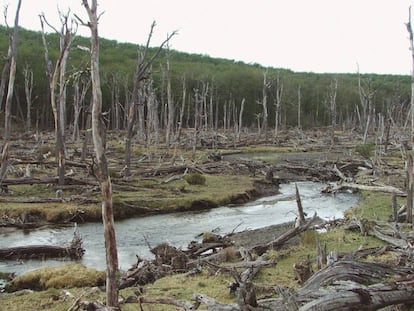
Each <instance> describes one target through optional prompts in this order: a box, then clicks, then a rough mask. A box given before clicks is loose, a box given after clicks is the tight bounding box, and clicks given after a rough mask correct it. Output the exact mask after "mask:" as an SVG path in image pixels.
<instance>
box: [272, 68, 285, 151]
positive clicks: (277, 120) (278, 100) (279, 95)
mask: <svg viewBox="0 0 414 311" xmlns="http://www.w3.org/2000/svg"><path fill="white" fill-rule="evenodd" d="M282 94H283V82H282V81H281V78H280V74H277V76H276V97H275V101H274V106H275V133H274V137H273V142H274V143H276V142H277V140H278V135H279V123H280V111H281V107H282Z"/></svg>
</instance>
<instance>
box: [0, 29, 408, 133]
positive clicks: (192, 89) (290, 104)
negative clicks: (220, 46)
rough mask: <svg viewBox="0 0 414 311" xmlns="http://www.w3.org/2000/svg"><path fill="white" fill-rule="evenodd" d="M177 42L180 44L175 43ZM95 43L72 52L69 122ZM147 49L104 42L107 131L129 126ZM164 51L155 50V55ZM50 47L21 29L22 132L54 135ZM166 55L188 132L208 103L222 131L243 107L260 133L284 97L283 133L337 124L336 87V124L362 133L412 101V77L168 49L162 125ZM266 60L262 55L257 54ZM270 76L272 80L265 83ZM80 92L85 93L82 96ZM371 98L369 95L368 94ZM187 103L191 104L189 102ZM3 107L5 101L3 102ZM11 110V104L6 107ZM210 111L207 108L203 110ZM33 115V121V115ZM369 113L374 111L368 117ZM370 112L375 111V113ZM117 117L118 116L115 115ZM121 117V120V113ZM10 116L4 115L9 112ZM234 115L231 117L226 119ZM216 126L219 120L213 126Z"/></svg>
mask: <svg viewBox="0 0 414 311" xmlns="http://www.w3.org/2000/svg"><path fill="white" fill-rule="evenodd" d="M11 31H12V30H10V29H8V28H6V27H1V28H0V53H1V60H2V67H3V66H4V64H5V63H6V62H7V52H8V46H9V38H10V34H11ZM46 39H47V44H48V50H49V57H50V60H51V61H52V62H56V59H57V58H58V56H59V34H58V33H54V32H49V33H46ZM171 40H172V41H173V40H174V38H172V39H171ZM89 46H90V42H89V38H85V37H76V38H75V39H74V41H73V43H72V45H71V49H70V52H69V58H68V65H67V72H66V94H67V99H66V102H67V104H66V105H67V106H66V118H67V119H66V122H67V126H68V127H69V126H70V125H71V123H72V122H73V116H74V108H73V101H74V96H75V94H77V93H76V92H79V85H80V83H81V84H82V81H83V84H82V85H83V86H84V88H87V87H88V84H87V83H86V82H85V81H87V79H88V77H87V76H88V72H89V66H90V64H89V62H90V56H89V53H88V52H87V51H85V47H89ZM142 49H143V46H137V45H135V44H130V43H120V42H117V41H114V40H106V39H104V38H101V40H100V70H101V80H102V92H103V110H104V111H105V112H106V113H107V115H108V117H107V119H106V120H107V124H106V127H107V128H108V129H123V128H125V126H126V111H128V105H129V103H130V101H131V100H132V99H131V96H132V90H133V80H134V72H135V69H136V67H137V60H138V55H139V51H142ZM156 50H157V48H150V49H149V54H151V53H155V51H156ZM44 53H45V48H44V45H43V43H42V33H41V32H35V31H30V30H26V29H20V32H19V42H18V58H17V72H16V82H15V96H14V99H13V108H12V115H13V121H14V124H15V126H17V127H18V128H21V126H20V127H19V125H24V124H26V119H27V118H29V117H30V118H31V119H32V120H35V121H34V122H32V127H35V126H36V128H37V129H44V130H47V129H53V114H52V111H51V105H50V91H49V83H48V79H47V76H46V73H45V72H46V71H45V68H46V64H45V57H44ZM167 53H168V54H169V66H170V73H169V75H168V76H169V77H170V84H171V88H170V89H171V91H170V93H169V94H170V95H169V96H170V101H171V102H172V104H173V105H174V110H175V114H174V115H175V123H176V122H178V116H179V114H180V110H182V109H184V111H183V118H182V122H183V124H182V126H183V127H195V124H194V115H195V114H194V102H195V99H196V97H197V96H202V102H204V103H205V105H204V107H210V108H206V109H205V111H204V112H203V110H201V112H199V113H200V115H204V114H210V118H211V120H214V124H215V126H216V127H219V128H222V127H226V126H232V125H233V123H234V122H235V120H236V119H239V116H238V113H239V112H240V110H241V103H242V101H244V111H243V115H242V122H243V123H242V124H243V126H244V127H246V128H249V127H250V128H257V127H258V126H259V127H260V126H261V125H260V124H263V120H262V118H263V113H264V111H263V105H262V103H263V100H264V98H266V99H265V100H266V102H267V107H266V109H267V110H268V111H267V114H268V121H267V122H268V126H269V127H272V126H274V125H275V118H276V116H275V108H276V102H277V92H278V90H279V95H280V96H279V99H280V100H279V104H280V108H279V109H280V111H279V115H278V118H279V120H278V122H279V124H280V126H281V127H283V128H291V127H300V128H303V129H309V128H314V127H326V126H330V125H331V124H332V121H333V120H332V113H331V111H330V108H329V102H330V95H332V94H331V93H332V83H333V81H336V85H337V87H336V89H335V90H336V91H335V101H336V102H335V104H336V111H335V117H334V118H335V119H336V120H335V124H337V125H338V126H342V127H350V128H355V127H361V128H362V127H363V124H362V123H364V121H363V120H364V119H363V115H367V114H370V115H371V116H372V120H373V122H372V126H375V124H376V122H379V120H380V118H383V119H385V120H392V122H394V125H395V123H397V124H398V123H400V124H401V125H403V124H404V122H406V120H405V119H406V116H407V113H408V109H409V107H408V104H409V99H410V92H411V91H410V77H409V76H396V75H378V74H361V75H359V74H358V73H357V72H355V73H346V74H344V73H338V74H333V73H326V74H319V73H310V72H293V71H291V70H287V69H278V68H264V67H263V66H261V65H259V64H246V63H243V62H237V61H234V60H228V59H218V58H212V57H209V56H208V55H200V54H188V53H183V52H179V51H175V50H171V51H169V50H167V49H165V48H164V49H162V51H161V53H160V54H159V55H158V57H157V58H156V59H155V60H154V62H153V63H152V65H151V68H150V70H149V71H148V75H149V77H146V79H147V80H151V81H152V83H151V90H152V92H153V93H154V94H155V98H156V101H157V104H158V105H157V107H158V108H157V111H158V116H159V120H160V122H159V124H160V125H161V127H162V126H163V125H165V123H166V121H165V116H166V112H165V111H164V110H165V107H166V102H167V98H168V91H167V90H168V88H167V83H166V82H167V74H166V72H167V71H166V68H167V65H166V64H167ZM258 53H260V51H258ZM24 72H26V73H27V72H31V73H32V75H33V76H32V81H33V82H32V87H31V92H30V95H29V96H30V100H31V101H32V103H31V106H30V108H27V107H28V106H27V105H26V102H27V100H28V92H27V90H25V83H26V85H27V76H26V80H25V75H24ZM265 73H266V81H264V77H265ZM76 87H78V89H77V90H78V91H76ZM364 94H365V95H364ZM367 94H368V95H369V105H368V106H366V107H364V100H363V95H364V96H368V95H367ZM89 99H90V89H89V90H87V89H85V95H84V100H83V102H82V105H81V107H80V110H79V114H80V115H79V120H80V121H79V127H80V129H85V128H86V127H87V124H86V122H87V121H86V120H87V117H86V113H87V111H88V106H89V102H90V100H89ZM183 100H184V102H183ZM3 102H4V99H3ZM2 107H4V105H2ZM202 107H203V105H202ZM27 109H30V114H27ZM364 110H367V111H364ZM368 110H369V111H368ZM115 111H118V112H117V113H115ZM121 112H122V113H121ZM2 113H3V109H2ZM226 115H227V117H226ZM212 122H213V121H212Z"/></svg>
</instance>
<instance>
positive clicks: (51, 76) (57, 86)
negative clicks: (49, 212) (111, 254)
mask: <svg viewBox="0 0 414 311" xmlns="http://www.w3.org/2000/svg"><path fill="white" fill-rule="evenodd" d="M59 14H60V21H61V24H62V27H61V30H60V31H58V30H57V29H56V28H55V27H53V26H52V25H50V24H49V23H48V22H47V20H46V17H45V16H44V15H40V16H39V18H40V24H41V27H42V41H43V46H44V49H45V62H46V75H47V78H48V80H49V90H50V103H51V106H52V111H53V117H54V122H55V124H54V125H55V141H56V150H55V152H56V159H57V161H58V176H59V184H60V185H62V184H64V183H65V157H66V155H65V154H66V147H65V118H66V77H65V76H66V63H67V60H68V57H69V50H70V47H71V45H72V42H73V40H74V39H75V33H76V28H77V26H76V24H75V22H74V21H73V20H72V21H71V23H69V13H68V14H66V15H64V14H62V13H59ZM45 24H47V25H48V26H49V27H50V28H51V29H53V30H54V31H55V32H56V33H57V34H58V35H59V57H58V59H57V61H56V64H55V68H54V69H52V61H51V60H50V57H49V49H48V47H47V41H46V35H45V29H44V28H45V27H44V25H45Z"/></svg>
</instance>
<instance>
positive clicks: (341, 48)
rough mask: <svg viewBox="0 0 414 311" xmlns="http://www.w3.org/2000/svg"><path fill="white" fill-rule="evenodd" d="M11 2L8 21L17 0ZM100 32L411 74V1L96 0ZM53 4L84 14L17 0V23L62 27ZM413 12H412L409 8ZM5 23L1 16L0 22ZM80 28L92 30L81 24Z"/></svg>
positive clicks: (285, 63)
mask: <svg viewBox="0 0 414 311" xmlns="http://www.w3.org/2000/svg"><path fill="white" fill-rule="evenodd" d="M2 1H3V5H7V4H8V7H9V8H8V24H9V25H11V26H12V25H13V19H14V14H15V9H16V3H17V0H2ZM98 4H99V8H100V12H104V14H103V15H102V16H101V19H100V25H99V33H100V36H101V37H104V38H107V39H115V40H117V41H119V42H131V43H139V44H144V43H145V42H146V40H147V36H148V32H149V29H150V26H151V23H152V22H153V21H156V23H157V27H156V28H155V33H154V37H153V40H152V45H153V46H157V45H159V44H160V43H161V42H162V41H163V40H164V39H165V38H166V36H167V34H169V33H172V32H173V31H174V30H177V31H178V35H177V36H175V37H173V39H172V41H171V44H170V47H171V48H172V49H175V50H178V51H183V52H190V53H197V54H206V55H210V56H212V57H220V58H227V59H234V60H237V61H239V60H240V61H244V62H246V63H258V64H261V65H263V66H266V67H267V66H268V67H276V68H288V69H292V70H294V71H307V72H310V71H312V72H331V73H335V72H346V73H349V72H356V71H357V67H358V66H359V70H360V72H361V73H385V74H406V75H408V74H411V67H412V66H411V54H410V51H409V40H408V32H407V29H406V26H405V23H406V22H407V21H408V10H409V6H410V5H412V4H414V0H411V1H410V0H254V1H253V0H204V1H198V0H145V1H141V0H98ZM58 8H59V9H60V10H61V11H63V12H67V10H68V8H70V9H71V12H72V13H76V14H77V15H79V16H81V17H82V18H84V19H85V20H86V19H87V17H86V12H85V9H84V8H83V7H82V6H81V0H22V7H21V14H20V25H21V26H22V27H24V28H27V29H32V30H40V22H39V18H38V15H39V14H40V13H42V12H43V13H44V14H45V15H46V18H47V19H48V20H49V21H50V22H51V23H52V24H53V25H55V26H56V27H57V28H58V27H59V25H60V24H59V20H58ZM413 15H414V13H413ZM2 24H4V22H2ZM78 34H80V35H85V36H89V29H86V28H85V27H79V30H78Z"/></svg>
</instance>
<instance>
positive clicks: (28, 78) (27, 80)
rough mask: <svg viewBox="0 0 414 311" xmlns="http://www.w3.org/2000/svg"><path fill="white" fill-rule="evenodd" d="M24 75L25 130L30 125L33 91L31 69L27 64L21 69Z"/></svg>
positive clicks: (28, 129)
mask: <svg viewBox="0 0 414 311" xmlns="http://www.w3.org/2000/svg"><path fill="white" fill-rule="evenodd" d="M23 75H24V92H25V94H26V130H27V131H30V129H31V127H32V118H31V110H32V91H33V70H31V69H29V66H28V65H26V67H25V68H24V70H23Z"/></svg>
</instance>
